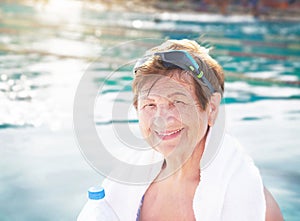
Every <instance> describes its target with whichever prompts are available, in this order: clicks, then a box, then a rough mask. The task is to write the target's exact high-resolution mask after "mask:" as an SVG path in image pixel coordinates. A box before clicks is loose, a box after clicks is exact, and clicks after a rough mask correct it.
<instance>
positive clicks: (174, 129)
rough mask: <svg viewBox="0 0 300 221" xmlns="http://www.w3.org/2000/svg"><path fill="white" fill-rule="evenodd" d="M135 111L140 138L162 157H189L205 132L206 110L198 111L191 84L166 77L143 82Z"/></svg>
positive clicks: (199, 109)
mask: <svg viewBox="0 0 300 221" xmlns="http://www.w3.org/2000/svg"><path fill="white" fill-rule="evenodd" d="M150 88H151V89H150ZM207 109H208V108H207ZM137 110H138V117H139V124H140V128H141V132H142V134H143V136H144V138H145V139H146V140H147V142H148V143H149V144H150V145H151V146H152V147H153V148H154V149H155V150H157V151H159V152H160V153H162V154H163V155H164V156H165V157H168V156H170V155H171V154H174V155H175V156H182V157H188V156H190V155H191V153H192V151H193V150H194V148H195V147H196V146H197V145H199V144H200V141H201V140H202V139H203V137H204V136H205V134H206V132H207V128H208V111H207V110H201V108H200V105H199V103H198V102H197V98H196V95H195V93H194V91H193V87H192V86H191V85H190V84H188V83H183V82H179V81H177V80H175V79H173V78H170V77H163V78H161V79H159V80H158V81H157V82H156V83H155V84H154V85H153V82H147V83H146V84H145V85H144V86H143V87H142V89H141V91H140V93H139V96H138V104H137Z"/></svg>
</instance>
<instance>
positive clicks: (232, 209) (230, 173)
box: [104, 40, 283, 221]
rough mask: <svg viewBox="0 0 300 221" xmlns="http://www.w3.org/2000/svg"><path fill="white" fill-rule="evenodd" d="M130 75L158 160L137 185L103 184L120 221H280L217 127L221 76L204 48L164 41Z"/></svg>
mask: <svg viewBox="0 0 300 221" xmlns="http://www.w3.org/2000/svg"><path fill="white" fill-rule="evenodd" d="M134 72H135V78H134V81H133V93H134V101H133V103H134V106H135V108H136V110H137V114H138V119H139V124H140V129H141V132H142V135H143V136H144V138H145V139H146V141H147V142H148V144H149V145H150V146H151V147H152V148H153V149H154V150H155V151H157V152H159V153H161V154H162V155H163V157H164V161H163V163H162V165H161V168H160V170H159V171H158V174H157V175H156V176H155V179H153V180H152V182H150V183H149V184H148V185H146V186H144V187H141V186H136V187H134V186H132V187H130V188H131V190H132V191H126V188H127V187H125V186H126V185H124V184H116V183H115V182H113V181H109V180H107V181H106V182H105V183H104V186H105V188H106V190H107V192H108V194H107V197H108V201H109V202H110V204H111V205H112V207H113V208H114V209H115V211H116V212H117V214H118V215H119V218H120V220H128V221H129V220H142V221H144V220H151V221H153V220H155V221H159V220H172V221H182V220H191V221H192V220H201V221H208V220H210V221H217V220H224V221H225V220H226V221H229V220H230V221H234V220H238V221H240V220H249V221H253V220H255V221H258V220H272V221H275V220H283V218H282V216H281V213H280V209H279V207H278V205H277V203H276V202H275V200H274V199H273V197H272V196H271V194H270V193H269V192H268V191H267V190H266V189H265V188H264V186H263V184H262V180H261V177H260V174H259V171H258V169H257V168H256V167H255V165H254V164H253V162H252V161H251V159H250V158H249V157H248V156H246V155H245V153H244V152H243V151H242V150H241V148H240V147H239V144H238V143H237V142H236V141H235V139H234V138H232V137H231V136H229V135H228V134H226V133H225V132H224V126H222V124H221V127H220V126H217V124H220V123H218V122H220V121H222V119H220V118H221V117H220V116H219V115H220V114H219V112H220V108H221V107H220V102H221V99H222V96H223V92H224V74H223V70H222V68H221V67H220V65H219V64H218V63H217V62H216V61H215V60H214V59H212V58H211V57H210V56H209V55H208V53H207V51H206V49H205V48H203V47H201V46H200V45H198V44H197V43H196V42H195V41H190V40H169V41H167V42H165V43H163V44H162V45H160V46H158V47H155V48H153V49H151V50H150V51H148V52H147V53H146V55H145V57H143V58H141V59H140V60H139V61H138V62H137V64H136V66H135V69H134ZM221 106H222V105H221ZM220 128H221V129H220ZM122 189H123V191H122ZM134 189H136V191H137V194H135V192H134V191H135V190H134ZM124 192H125V193H124ZM118 193H122V194H121V195H122V196H121V195H119V194H118ZM126 193H127V194H128V196H127V197H126ZM134 198H136V199H134ZM137 202H138V203H137ZM122 207H123V208H122Z"/></svg>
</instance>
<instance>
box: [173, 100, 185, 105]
mask: <svg viewBox="0 0 300 221" xmlns="http://www.w3.org/2000/svg"><path fill="white" fill-rule="evenodd" d="M173 104H186V103H185V102H184V101H182V100H174V101H173Z"/></svg>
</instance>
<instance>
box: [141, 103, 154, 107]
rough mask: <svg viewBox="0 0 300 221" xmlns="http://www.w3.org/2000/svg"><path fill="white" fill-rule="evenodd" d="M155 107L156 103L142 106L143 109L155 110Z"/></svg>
mask: <svg viewBox="0 0 300 221" xmlns="http://www.w3.org/2000/svg"><path fill="white" fill-rule="evenodd" d="M155 106H156V105H155V103H146V104H144V105H143V106H142V108H154V107H155Z"/></svg>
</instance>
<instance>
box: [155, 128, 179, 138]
mask: <svg viewBox="0 0 300 221" xmlns="http://www.w3.org/2000/svg"><path fill="white" fill-rule="evenodd" d="M181 130H182V129H178V130H175V131H172V132H170V133H159V135H160V136H170V135H172V134H176V133H178V132H179V131H181Z"/></svg>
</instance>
